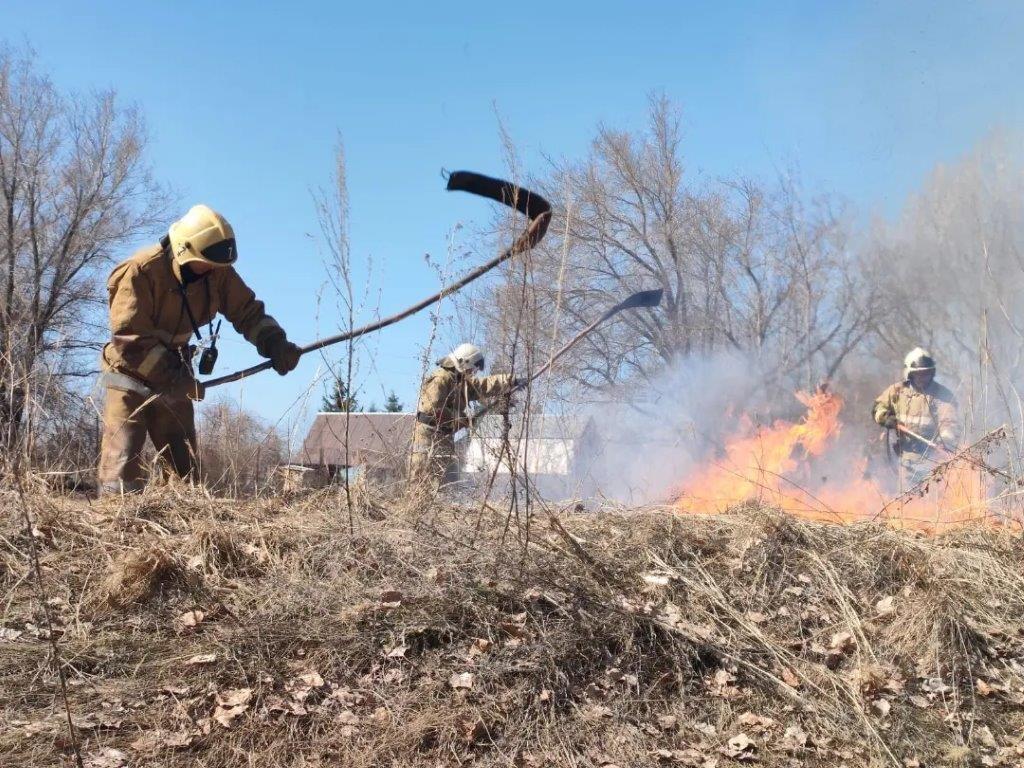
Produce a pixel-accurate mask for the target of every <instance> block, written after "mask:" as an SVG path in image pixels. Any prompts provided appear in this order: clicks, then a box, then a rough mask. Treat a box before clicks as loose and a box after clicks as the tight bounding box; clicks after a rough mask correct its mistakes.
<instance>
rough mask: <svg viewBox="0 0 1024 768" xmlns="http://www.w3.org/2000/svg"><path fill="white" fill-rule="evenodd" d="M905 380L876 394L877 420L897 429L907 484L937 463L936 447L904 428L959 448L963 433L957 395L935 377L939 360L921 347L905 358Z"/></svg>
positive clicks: (922, 476)
mask: <svg viewBox="0 0 1024 768" xmlns="http://www.w3.org/2000/svg"><path fill="white" fill-rule="evenodd" d="M903 366H904V367H903V380H902V381H900V382H898V383H896V384H893V385H892V386H890V387H887V388H886V390H885V391H884V392H882V394H880V395H879V396H878V397H877V398H875V403H874V408H873V410H872V417H873V418H874V420H875V423H876V424H878V425H879V426H882V427H885V428H886V429H890V430H894V431H895V438H896V440H895V445H896V453H897V455H898V456H899V463H900V469H901V472H902V477H903V481H904V485H905V486H913V485H916V484H917V483H919V482H920V481H921V480H923V479H924V478H925V477H926V476H927V474H928V473H929V472H930V471H931V469H932V467H934V465H935V461H936V460H938V459H939V458H940V457H936V456H935V455H934V454H935V450H934V448H932V446H930V445H928V444H927V443H925V442H922V441H921V440H919V439H917V438H915V437H913V436H911V435H909V434H907V433H906V432H903V431H900V429H899V428H900V427H904V428H906V429H907V430H909V431H911V432H914V433H915V434H917V435H919V436H921V437H923V438H924V439H925V440H928V441H931V442H933V443H936V444H938V445H941V446H942V447H943V448H946V449H950V450H952V449H955V448H956V443H957V439H958V437H959V424H958V416H957V403H956V397H955V396H954V395H953V393H952V392H950V391H949V389H947V388H946V387H944V386H942V385H941V384H939V383H938V382H937V381H935V360H934V359H933V358H932V356H931V354H929V353H928V351H927V350H925V349H922V348H921V347H917V348H915V349H914V350H912V351H911V352H910V353H909V354H908V355H907V356H906V358H905V359H904V361H903Z"/></svg>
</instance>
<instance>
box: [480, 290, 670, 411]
mask: <svg viewBox="0 0 1024 768" xmlns="http://www.w3.org/2000/svg"><path fill="white" fill-rule="evenodd" d="M662 293H663V291H662V289H661V288H655V289H653V290H649V291H638V292H637V293H634V294H633V295H632V296H630V297H629V298H628V299H626V300H625V301H621V302H619V303H618V304H616V305H615V306H614V307H612V308H611V309H609V310H607V311H606V312H605V313H604V314H603V315H601V316H600V317H599V318H597V320H595V321H594V322H592V323H591V324H590V325H588V326H587V327H586V328H584V329H583V330H581V331H580V332H579V333H577V334H576V335H575V336H573V337H572V338H571V339H569V341H567V342H566V343H565V344H563V345H562V347H561V349H559V350H558V351H557V352H555V354H553V355H552V356H551V359H549V360H548V361H547V362H546V363H544V365H542V366H540V367H539V368H538V369H537V370H535V371H534V372H533V373H531V374H530V375H529V376H527V377H526V378H525V379H524V380H523V381H522V382H520V383H519V384H517V385H516V386H514V387H512V388H511V389H510V390H509V391H508V394H509V395H512V394H515V393H516V392H519V391H521V390H522V389H524V388H525V387H526V386H527V385H528V384H530V383H531V382H533V381H535V380H537V379H539V378H540V377H541V376H543V375H544V374H545V373H547V372H548V371H549V370H551V366H553V365H554V364H555V363H556V362H557V361H558V360H559V358H561V357H564V356H565V355H566V353H568V352H569V350H571V349H572V348H573V347H575V346H576V345H577V344H579V343H580V342H581V341H583V339H585V338H586V337H587V336H589V335H590V334H591V333H592V332H593V331H594V330H595V329H596V328H597V327H598V326H599V325H601V324H602V323H605V322H607V321H608V320H610V319H611V318H613V317H615V315H617V314H619V313H620V312H622V311H624V310H627V309H635V308H638V307H656V306H658V304H660V303H661V297H662ZM495 405H497V401H493V402H491V403H488V404H487V405H485V406H484V407H483V408H480V409H478V410H477V411H476V412H475V413H474V414H473V418H474V419H478V418H480V417H481V416H485V415H487V414H488V413H490V412H491V411H492V410H493V409H494V407H495Z"/></svg>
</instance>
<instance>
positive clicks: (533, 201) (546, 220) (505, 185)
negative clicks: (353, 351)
mask: <svg viewBox="0 0 1024 768" xmlns="http://www.w3.org/2000/svg"><path fill="white" fill-rule="evenodd" d="M447 189H448V191H461V192H469V193H471V194H474V195H479V196H481V197H486V198H489V199H491V200H495V201H497V202H499V203H503V204H505V205H507V206H509V207H511V208H515V209H516V210H517V211H519V212H520V213H522V214H523V215H525V216H526V217H527V218H528V219H529V220H530V223H529V224H528V225H527V227H526V229H525V230H524V231H523V233H522V234H520V235H519V237H517V238H516V240H515V242H514V243H512V245H510V246H509V247H508V248H506V249H505V250H504V251H502V252H501V253H499V254H498V255H497V256H495V257H494V258H493V259H491V260H490V261H488V262H487V263H486V264H481V265H480V266H479V267H477V268H476V269H474V270H473V271H471V272H468V273H467V274H465V275H463V276H462V277H461V278H460V279H459V280H457V281H455V282H454V283H451V284H450V285H446V286H445V287H444V288H442V289H441V290H440V291H438V292H437V293H435V294H434V295H433V296H429V297H427V298H426V299H423V301H421V302H419V303H418V304H414V305H413V306H411V307H409V308H408V309H404V310H402V311H401V312H398V313H396V314H394V315H391V316H390V317H385V318H383V319H382V320H378V321H376V322H374V323H370V324H369V325H364V326H362V327H360V328H353V329H352V330H350V331H347V332H345V333H339V334H337V335H336V336H328V337H327V338H325V339H320V340H319V341H314V342H313V343H312V344H307V345H306V346H304V347H300V350H301V354H303V355H305V354H307V353H309V352H315V351H316V350H318V349H323V348H324V347H329V346H331V345H332V344H338V343H340V342H342V341H348V340H350V339H357V338H359V337H360V336H365V335H367V334H368V333H373V332H374V331H379V330H380V329H381V328H387V327H388V326H389V325H394V324H395V323H397V322H399V321H400V320H404V319H405V318H407V317H411V316H412V315H415V314H416V313H417V312H419V311H421V310H423V309H426V308H427V307H429V306H430V305H431V304H436V303H437V302H439V301H441V300H442V299H444V298H446V297H448V296H451V295H452V294H454V293H457V292H458V291H460V290H461V289H463V288H465V287H466V286H467V285H469V284H470V283H471V282H473V281H474V280H476V279H477V278H478V277H480V276H482V275H484V274H486V273H487V272H490V271H491V270H492V269H494V268H495V267H496V266H498V265H499V264H501V263H502V262H504V261H507V260H508V259H510V258H512V257H513V256H516V255H518V254H520V253H523V252H524V251H528V250H530V249H531V248H533V247H534V246H535V245H537V243H539V242H540V241H541V238H543V237H544V234H545V233H546V232H547V229H548V224H550V223H551V204H550V203H549V202H548V201H547V200H545V199H544V198H543V197H541V196H540V195H538V194H537V193H536V192H531V191H530V190H528V189H524V188H522V187H517V186H516V185H515V184H512V183H511V182H509V181H505V180H503V179H496V178H493V177H491V176H484V175H483V174H480V173H474V172H473V171H453V172H452V173H451V174H449V175H448V186H447ZM638 295H639V294H638ZM271 366H272V363H271V362H270V361H269V360H267V361H265V362H262V363H260V364H259V365H254V366H251V367H249V368H245V369H243V370H241V371H235V372H234V373H229V374H226V375H224V376H218V377H217V378H214V379H207V380H206V381H204V382H202V386H203V387H204V388H205V389H209V388H210V387H217V386H220V385H221V384H228V383H229V382H232V381H238V380H240V379H244V378H246V377H248V376H252V375H253V374H254V373H259V372H260V371H265V370H267V369H268V368H270V367H271Z"/></svg>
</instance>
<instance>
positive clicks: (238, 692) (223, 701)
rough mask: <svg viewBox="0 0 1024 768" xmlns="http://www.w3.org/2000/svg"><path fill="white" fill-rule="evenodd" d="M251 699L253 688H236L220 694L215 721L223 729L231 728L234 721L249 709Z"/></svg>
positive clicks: (214, 711)
mask: <svg viewBox="0 0 1024 768" xmlns="http://www.w3.org/2000/svg"><path fill="white" fill-rule="evenodd" d="M250 699H252V688H234V689H231V690H227V691H222V692H221V693H218V694H217V696H216V701H217V707H216V708H215V709H214V710H213V715H212V717H213V719H214V720H216V721H217V722H218V723H220V724H221V725H222V726H223V727H225V728H230V727H231V723H232V721H234V720H235V718H237V717H238V716H239V715H241V714H242V713H244V712H245V711H246V710H247V709H249V701H250Z"/></svg>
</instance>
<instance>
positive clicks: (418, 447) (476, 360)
mask: <svg viewBox="0 0 1024 768" xmlns="http://www.w3.org/2000/svg"><path fill="white" fill-rule="evenodd" d="M484 365H485V363H484V355H483V352H481V351H480V350H479V349H478V348H477V347H476V346H474V345H473V344H460V345H459V346H457V347H456V348H455V349H453V350H452V351H451V352H450V353H449V354H447V355H445V356H444V357H443V358H441V359H440V360H438V361H437V368H435V369H434V370H433V371H431V372H430V374H429V375H428V376H427V377H426V378H425V379H424V380H423V385H422V387H421V388H420V396H419V400H418V401H417V403H416V426H415V429H414V430H413V440H412V458H411V461H410V467H409V470H410V479H411V480H412V481H413V482H414V483H417V484H421V485H422V484H427V485H431V486H433V487H435V488H436V487H438V486H440V485H443V484H445V483H451V482H454V481H456V480H457V479H458V462H457V460H456V456H455V439H454V436H455V433H456V432H458V431H459V430H460V429H462V428H464V427H466V426H468V425H469V423H470V417H469V416H468V415H467V413H466V408H467V406H468V405H469V403H470V401H473V400H494V399H497V398H501V397H505V396H507V395H508V394H509V392H510V391H511V390H512V389H513V388H514V387H515V386H517V385H518V384H519V383H520V382H519V380H518V379H515V378H513V377H512V376H511V375H509V374H495V375H492V376H481V375H480V373H481V372H482V371H483V370H484Z"/></svg>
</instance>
